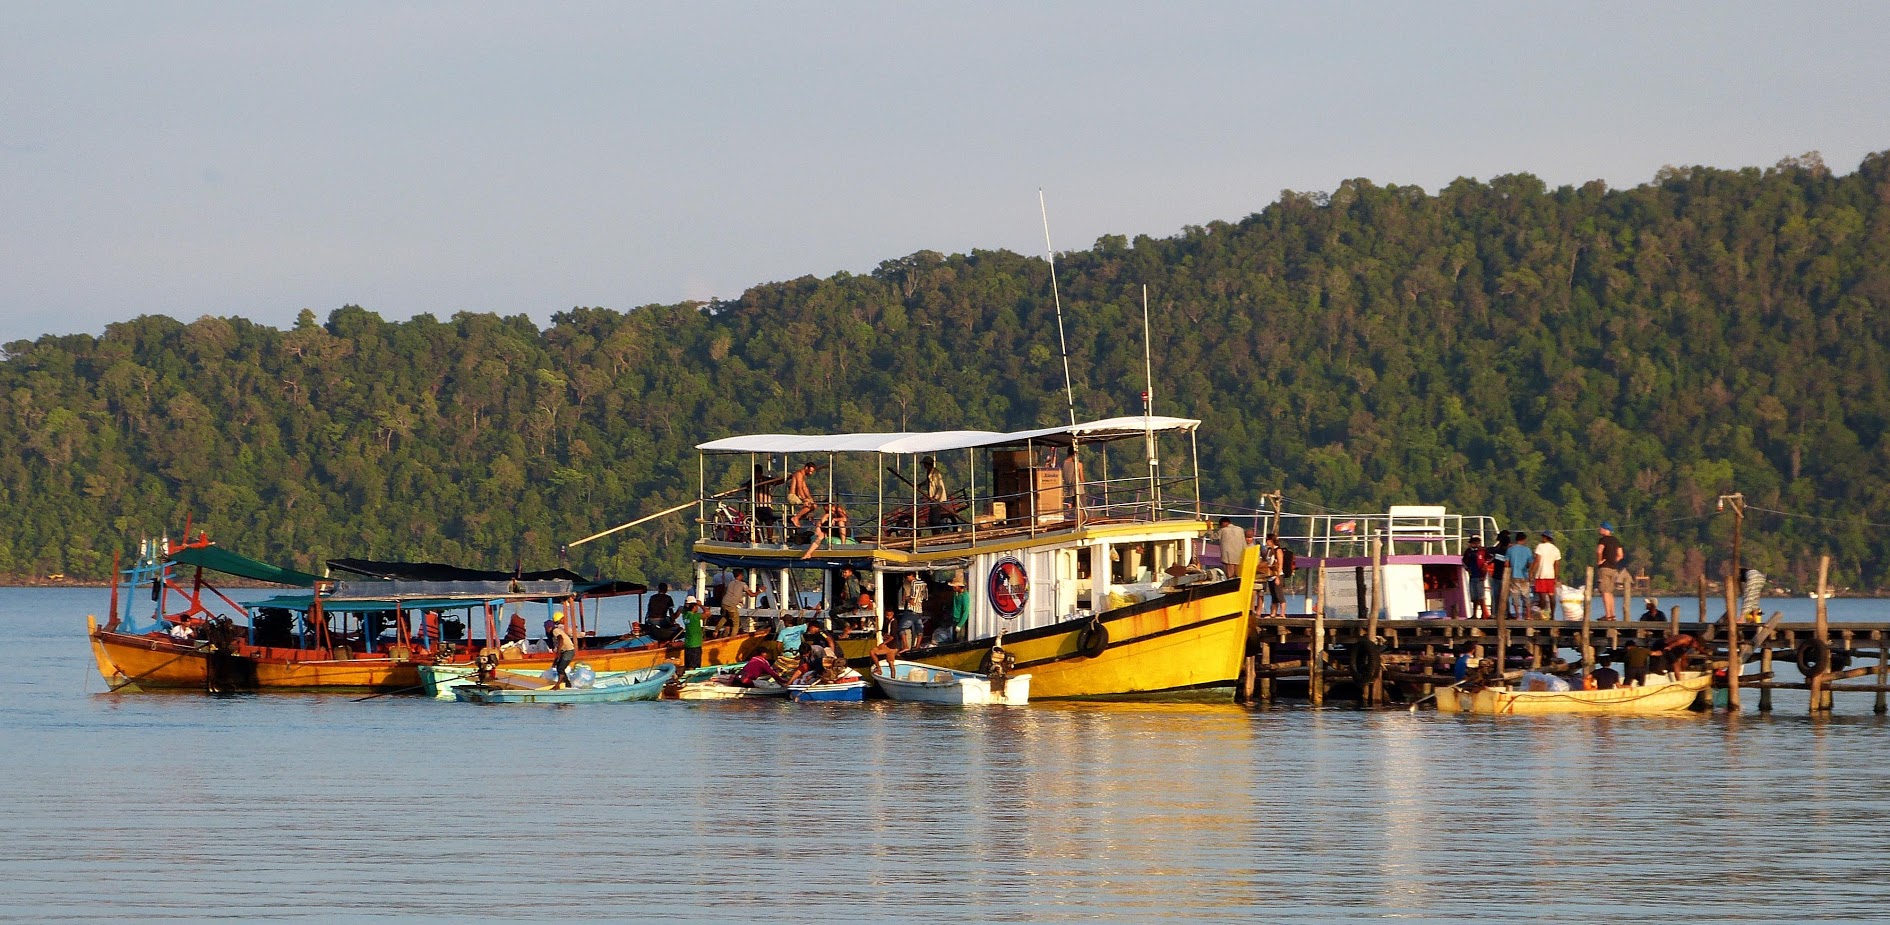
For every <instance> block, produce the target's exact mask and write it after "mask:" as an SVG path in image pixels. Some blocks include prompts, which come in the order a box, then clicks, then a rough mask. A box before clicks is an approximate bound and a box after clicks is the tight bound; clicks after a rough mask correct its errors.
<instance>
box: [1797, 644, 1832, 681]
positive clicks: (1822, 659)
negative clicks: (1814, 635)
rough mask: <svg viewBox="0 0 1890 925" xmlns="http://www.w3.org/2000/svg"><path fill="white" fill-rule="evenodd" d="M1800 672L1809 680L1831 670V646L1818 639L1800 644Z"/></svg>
mask: <svg viewBox="0 0 1890 925" xmlns="http://www.w3.org/2000/svg"><path fill="white" fill-rule="evenodd" d="M1797 655H1798V670H1799V672H1800V673H1802V674H1804V676H1805V677H1807V678H1814V677H1817V676H1818V675H1821V674H1825V673H1826V672H1829V671H1830V670H1831V646H1830V644H1829V643H1826V642H1823V641H1822V640H1817V639H1807V640H1805V641H1804V642H1801V643H1799V644H1798V653H1797Z"/></svg>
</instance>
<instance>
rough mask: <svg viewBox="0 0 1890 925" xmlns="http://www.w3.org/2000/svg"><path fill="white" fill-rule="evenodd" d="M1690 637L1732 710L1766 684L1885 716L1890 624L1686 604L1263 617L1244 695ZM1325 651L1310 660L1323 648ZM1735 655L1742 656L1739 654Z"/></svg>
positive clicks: (1582, 657) (1374, 693) (1365, 698)
mask: <svg viewBox="0 0 1890 925" xmlns="http://www.w3.org/2000/svg"><path fill="white" fill-rule="evenodd" d="M1681 634H1685V635H1688V636H1692V637H1693V638H1694V639H1695V640H1697V641H1698V645H1697V646H1696V647H1695V648H1694V650H1693V652H1692V656H1691V657H1692V659H1693V664H1695V665H1696V666H1699V665H1703V666H1705V667H1707V668H1711V669H1714V670H1719V669H1723V668H1725V667H1726V665H1727V664H1729V663H1736V664H1738V665H1739V666H1740V670H1739V671H1737V672H1726V673H1725V674H1726V677H1725V680H1724V681H1723V682H1720V681H1716V682H1715V688H1721V687H1723V688H1724V689H1725V691H1726V698H1725V708H1726V709H1728V710H1731V711H1738V710H1740V709H1741V707H1742V702H1741V695H1742V692H1746V691H1752V690H1756V691H1757V692H1758V704H1757V706H1758V709H1759V710H1760V711H1761V712H1766V711H1770V710H1771V709H1772V691H1775V690H1804V691H1810V692H1811V695H1812V696H1811V711H1812V712H1813V713H1821V712H1825V711H1829V710H1830V709H1831V707H1832V697H1833V695H1834V694H1837V693H1869V694H1874V695H1875V698H1876V699H1875V704H1874V708H1875V711H1876V712H1877V713H1880V714H1881V713H1884V712H1886V706H1887V705H1886V696H1887V695H1890V622H1887V623H1874V622H1873V623H1851V622H1844V623H1836V624H1832V623H1829V622H1827V621H1811V622H1794V623H1786V622H1784V621H1783V620H1782V619H1781V618H1780V616H1779V615H1778V614H1774V615H1773V616H1772V618H1771V619H1770V620H1767V621H1766V622H1764V623H1752V622H1746V623H1729V622H1728V621H1726V620H1724V619H1722V620H1719V621H1717V622H1705V623H1702V622H1697V621H1692V622H1683V621H1681V620H1680V619H1679V616H1678V612H1677V610H1676V611H1675V612H1674V613H1673V614H1672V615H1671V616H1670V619H1669V620H1667V621H1665V622H1654V621H1643V620H1614V621H1606V620H1450V619H1445V620H1376V619H1327V618H1324V617H1322V616H1319V615H1317V614H1313V615H1296V616H1289V617H1259V616H1257V617H1254V618H1253V621H1252V633H1251V635H1250V637H1249V644H1248V652H1249V654H1248V657H1247V662H1246V667H1245V669H1244V670H1243V672H1242V675H1241V682H1240V695H1241V697H1242V699H1245V700H1249V701H1252V702H1258V703H1271V702H1273V701H1275V700H1277V699H1279V697H1280V687H1281V686H1282V682H1290V683H1292V684H1293V686H1294V687H1295V688H1297V687H1299V686H1300V685H1304V686H1305V688H1306V694H1305V696H1306V698H1307V699H1308V700H1309V701H1310V702H1311V703H1313V704H1314V705H1319V704H1323V703H1325V702H1326V701H1327V700H1328V699H1329V698H1331V697H1332V696H1333V695H1334V694H1335V693H1337V694H1341V695H1342V696H1343V697H1344V698H1345V699H1348V700H1352V701H1355V702H1357V703H1359V704H1360V705H1363V706H1377V705H1384V704H1386V703H1389V702H1392V701H1393V700H1403V701H1411V700H1416V699H1418V698H1421V697H1424V696H1428V695H1429V694H1431V692H1432V690H1433V689H1434V688H1436V687H1441V686H1445V685H1448V684H1450V683H1451V682H1452V678H1451V676H1450V669H1449V664H1450V660H1451V658H1452V657H1453V655H1454V653H1455V652H1456V650H1457V647H1458V646H1460V645H1462V644H1465V643H1476V644H1481V645H1482V646H1483V647H1484V649H1485V654H1486V655H1487V656H1488V657H1491V658H1495V657H1497V653H1498V652H1505V653H1506V654H1507V659H1506V660H1505V664H1506V666H1507V667H1508V668H1509V669H1510V670H1512V671H1514V670H1519V669H1524V668H1530V669H1540V670H1546V671H1550V672H1561V673H1568V672H1579V670H1580V667H1581V665H1582V664H1584V663H1586V664H1589V665H1592V664H1594V663H1595V656H1596V654H1597V653H1606V652H1610V651H1616V650H1620V649H1622V648H1625V647H1626V646H1629V645H1633V644H1637V643H1638V644H1640V645H1645V646H1648V647H1650V648H1658V647H1659V646H1660V645H1661V644H1662V643H1663V642H1664V641H1666V640H1670V639H1673V638H1675V637H1677V636H1679V635H1681ZM1315 652H1317V653H1319V657H1317V658H1309V656H1310V655H1311V654H1312V653H1315ZM1729 652H1732V653H1733V654H1732V655H1731V656H1729V655H1728V653H1729ZM1781 662H1782V663H1783V664H1784V665H1787V666H1791V668H1792V671H1791V674H1794V675H1802V676H1803V678H1804V680H1779V679H1778V678H1777V677H1776V674H1777V673H1776V672H1775V666H1778V665H1779V664H1780V663H1781Z"/></svg>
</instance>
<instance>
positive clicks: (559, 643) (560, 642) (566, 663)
mask: <svg viewBox="0 0 1890 925" xmlns="http://www.w3.org/2000/svg"><path fill="white" fill-rule="evenodd" d="M550 642H551V648H552V650H553V651H555V652H557V653H558V657H557V658H555V659H552V662H551V668H552V670H553V671H556V672H557V673H558V680H557V681H556V682H554V683H553V684H552V685H551V688H552V690H557V689H559V688H565V687H570V686H571V663H572V662H574V661H577V640H575V639H572V638H571V630H570V629H568V628H567V627H566V626H565V625H564V611H562V610H554V611H552V612H551V639H550Z"/></svg>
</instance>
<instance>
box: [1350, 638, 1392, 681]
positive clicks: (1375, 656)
mask: <svg viewBox="0 0 1890 925" xmlns="http://www.w3.org/2000/svg"><path fill="white" fill-rule="evenodd" d="M1351 662H1352V677H1354V678H1357V679H1358V680H1361V681H1368V680H1371V679H1372V678H1376V677H1378V676H1380V675H1382V674H1384V671H1385V647H1384V646H1382V645H1380V644H1378V643H1376V642H1371V641H1369V640H1367V641H1364V642H1359V643H1356V644H1354V645H1353V646H1352V653H1351Z"/></svg>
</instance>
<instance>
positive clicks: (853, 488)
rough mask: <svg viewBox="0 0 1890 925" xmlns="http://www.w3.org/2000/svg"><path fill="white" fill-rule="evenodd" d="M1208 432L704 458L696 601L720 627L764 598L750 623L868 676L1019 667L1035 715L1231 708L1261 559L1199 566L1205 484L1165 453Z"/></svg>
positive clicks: (884, 437)
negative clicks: (1086, 709)
mask: <svg viewBox="0 0 1890 925" xmlns="http://www.w3.org/2000/svg"><path fill="white" fill-rule="evenodd" d="M1199 423H1200V422H1198V421H1195V420H1190V419H1184V418H1168V417H1154V416H1144V417H1128V418H1114V419H1109V420H1102V421H1092V422H1088V423H1083V424H1072V425H1070V426H1066V427H1052V428H1045V429H1040V430H1030V431H1019V432H1010V433H999V432H988V431H946V432H935V433H887V434H826V435H818V434H817V435H783V434H761V435H754V436H741V437H730V438H727V439H722V440H715V441H711V442H708V443H704V444H701V445H700V446H698V447H697V449H698V450H699V451H700V452H701V457H700V464H699V469H700V472H701V486H702V490H701V493H700V495H699V498H698V502H697V503H698V505H699V508H698V515H699V516H698V521H699V525H700V530H701V533H700V537H699V539H698V541H697V542H696V544H695V558H696V560H697V570H696V593H697V594H698V595H700V596H702V597H703V598H704V599H705V600H710V601H711V602H712V603H711V609H712V610H713V609H714V607H715V603H716V601H717V599H718V595H721V594H723V593H724V592H723V591H722V589H723V588H727V587H734V588H746V589H747V591H748V594H749V595H756V596H753V597H749V596H745V598H744V600H742V601H740V602H737V604H738V606H739V608H740V610H741V611H742V616H743V618H744V619H748V620H756V621H757V622H786V623H790V624H791V623H795V622H800V621H803V620H805V621H811V622H818V623H824V624H829V625H831V626H832V627H833V628H834V629H835V630H837V631H839V637H840V638H839V639H838V644H839V647H840V649H841V651H842V653H843V654H845V655H847V656H848V657H849V658H850V659H852V660H854V661H855V662H856V663H860V662H861V657H862V656H863V655H864V654H865V651H866V650H867V649H870V648H871V647H872V646H873V645H874V644H875V643H877V642H880V641H882V640H885V641H887V642H889V643H890V644H892V645H894V646H895V647H896V646H898V645H899V644H900V643H901V642H905V643H910V645H909V646H908V647H907V648H905V649H904V650H903V651H902V653H901V654H900V656H899V657H900V658H901V659H904V660H907V661H916V662H924V663H926V664H931V665H937V666H939V667H943V668H951V669H955V670H959V671H970V672H978V673H984V672H987V671H988V670H989V668H990V665H991V662H992V660H993V658H994V657H997V656H994V655H993V650H994V649H1000V648H1001V654H1002V655H1003V656H1007V657H1008V659H1010V660H1011V661H1012V663H1013V664H1012V665H1011V670H1012V671H1014V672H1028V673H1029V674H1030V675H1031V677H1032V681H1031V696H1032V698H1033V699H1036V700H1045V699H1058V698H1119V697H1159V698H1171V697H1190V698H1191V697H1203V696H1205V697H1215V698H1221V697H1230V696H1231V695H1232V691H1233V685H1234V683H1235V680H1236V679H1237V677H1238V675H1239V671H1240V663H1241V657H1242V655H1243V653H1244V650H1245V645H1246V638H1247V622H1248V621H1247V615H1248V611H1249V607H1250V604H1251V602H1252V600H1253V589H1254V580H1255V572H1256V570H1257V566H1258V563H1259V556H1258V553H1257V550H1255V549H1249V550H1248V552H1247V555H1246V557H1245V559H1244V560H1243V561H1242V562H1241V563H1239V564H1238V566H1237V567H1235V568H1233V569H1232V570H1231V571H1232V574H1229V573H1227V572H1223V571H1222V570H1221V569H1218V568H1214V569H1203V568H1201V567H1200V564H1199V562H1200V559H1201V554H1202V551H1203V546H1204V543H1205V539H1206V534H1207V533H1208V531H1209V526H1208V523H1207V522H1206V520H1205V519H1204V518H1203V517H1202V515H1201V504H1200V498H1199V494H1198V485H1199V475H1198V472H1195V471H1192V470H1191V471H1189V472H1188V473H1187V474H1186V475H1183V476H1179V477H1177V476H1171V475H1168V474H1165V473H1164V472H1163V471H1162V469H1161V465H1160V458H1161V457H1160V452H1159V450H1160V448H1161V446H1162V443H1163V441H1164V440H1166V441H1175V440H1183V441H1186V447H1187V449H1188V451H1189V452H1188V458H1190V459H1192V458H1194V453H1193V452H1192V451H1193V441H1194V439H1195V431H1196V428H1197V427H1198V426H1199ZM1112 469H1113V470H1114V471H1113V472H1112V471H1111V470H1112ZM953 482H957V483H958V484H960V485H963V486H965V487H963V488H960V489H958V490H952V488H951V487H950V486H951V484H952V483H953ZM730 484H734V485H735V487H733V488H726V487H722V486H727V485H730ZM735 579H739V584H735V583H734V581H733V580H735ZM960 594H963V595H964V600H963V601H962V602H960V601H957V600H955V598H957V596H958V595H960ZM862 667H864V666H863V664H862Z"/></svg>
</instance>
